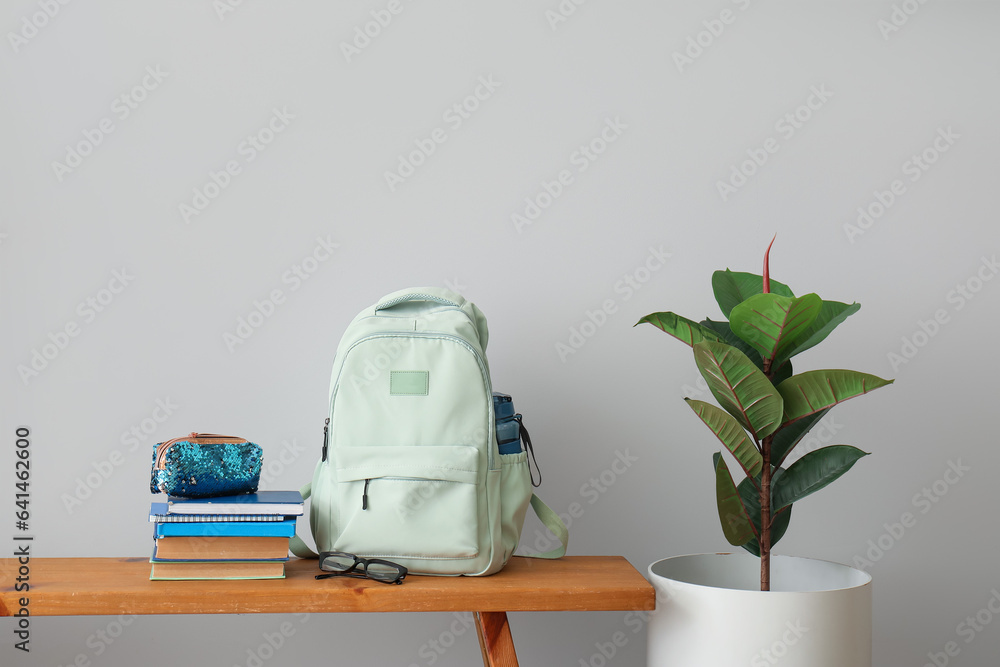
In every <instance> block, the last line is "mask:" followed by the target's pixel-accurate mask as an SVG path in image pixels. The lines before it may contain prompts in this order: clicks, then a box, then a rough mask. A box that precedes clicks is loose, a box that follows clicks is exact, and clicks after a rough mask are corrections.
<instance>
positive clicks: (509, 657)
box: [473, 611, 518, 667]
mask: <svg viewBox="0 0 1000 667" xmlns="http://www.w3.org/2000/svg"><path fill="white" fill-rule="evenodd" d="M473 615H474V616H475V618H476V634H478V635H479V648H481V649H482V651H483V664H484V665H485V666H486V667H518V666H517V654H516V653H515V652H514V639H513V638H512V637H511V636H510V625H509V624H508V623H507V612H505V611H477V612H475V613H474V614H473Z"/></svg>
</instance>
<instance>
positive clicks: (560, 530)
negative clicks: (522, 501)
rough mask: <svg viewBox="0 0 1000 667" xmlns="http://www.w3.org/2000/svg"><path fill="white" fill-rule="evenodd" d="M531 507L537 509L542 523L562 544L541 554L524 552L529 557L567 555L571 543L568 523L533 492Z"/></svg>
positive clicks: (536, 512)
mask: <svg viewBox="0 0 1000 667" xmlns="http://www.w3.org/2000/svg"><path fill="white" fill-rule="evenodd" d="M531 507H532V509H534V510H535V514H537V515H538V518H539V519H541V521H542V524H543V525H544V526H545V527H546V528H548V529H549V532H551V533H552V534H553V535H555V536H556V539H558V540H559V542H560V545H559V546H558V547H556V548H555V549H552V550H550V551H546V552H544V553H540V554H524V555H526V556H528V557H529V558H562V557H563V556H565V555H566V545H567V544H569V529H568V528H566V524H565V523H563V520H562V519H560V518H559V515H558V514H556V513H555V512H554V511H553V510H552V508H551V507H549V506H548V505H546V504H545V503H544V502H542V499H541V498H539V497H538V496H536V495H535V494H533V493H532V494H531Z"/></svg>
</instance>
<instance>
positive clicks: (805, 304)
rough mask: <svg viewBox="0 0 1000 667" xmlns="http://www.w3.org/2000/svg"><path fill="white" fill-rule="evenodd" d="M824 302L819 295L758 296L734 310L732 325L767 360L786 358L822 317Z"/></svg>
mask: <svg viewBox="0 0 1000 667" xmlns="http://www.w3.org/2000/svg"><path fill="white" fill-rule="evenodd" d="M822 305H823V300H822V299H820V298H819V296H817V295H816V294H806V295H805V296H801V297H799V298H797V299H795V298H791V297H787V296H781V295H780V294H773V293H772V294H756V295H754V296H752V297H750V298H749V299H747V300H746V301H744V302H743V303H741V304H739V305H738V306H736V307H734V308H733V311H732V313H730V320H729V326H730V327H731V328H732V330H733V332H735V333H736V335H737V336H739V337H740V338H742V339H743V340H745V341H746V342H748V343H750V345H752V346H753V347H754V349H756V350H757V351H758V352H760V353H761V355H762V356H763V357H764V358H765V359H773V360H775V361H777V362H779V363H780V360H782V359H787V358H788V357H789V356H790V355H788V354H787V352H788V350H789V349H791V348H792V346H793V344H794V343H795V341H796V340H798V339H799V338H800V337H801V336H802V335H803V334H804V333H805V332H806V331H807V330H808V328H809V326H810V325H811V324H812V323H813V320H815V319H816V316H817V315H819V312H820V308H821V307H822Z"/></svg>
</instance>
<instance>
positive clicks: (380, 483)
mask: <svg viewBox="0 0 1000 667" xmlns="http://www.w3.org/2000/svg"><path fill="white" fill-rule="evenodd" d="M479 459H480V454H479V452H478V450H477V449H476V448H475V447H470V446H467V445H421V446H365V447H340V448H339V449H338V450H337V451H336V454H335V461H336V467H337V497H338V510H339V513H340V521H339V525H340V535H339V537H338V538H337V540H336V545H335V549H336V550H338V551H346V552H348V553H353V554H357V555H361V556H375V557H379V556H380V557H389V558H391V557H392V556H397V557H408V558H472V557H475V556H477V555H478V553H479V546H478V531H477V525H478V522H477V517H478V513H479V507H478V491H477V490H478V486H477V482H478V481H479V476H480V472H479V470H480V467H481V466H480V460H479Z"/></svg>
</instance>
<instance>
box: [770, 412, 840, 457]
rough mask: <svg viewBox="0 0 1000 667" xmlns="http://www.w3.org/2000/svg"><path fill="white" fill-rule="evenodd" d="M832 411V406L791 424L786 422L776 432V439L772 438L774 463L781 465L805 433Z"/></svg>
mask: <svg viewBox="0 0 1000 667" xmlns="http://www.w3.org/2000/svg"><path fill="white" fill-rule="evenodd" d="M829 411H830V408H827V409H826V410H820V411H819V412H817V413H816V414H813V415H809V416H808V417H803V418H802V419H798V420H796V421H793V422H792V423H791V424H786V425H785V426H782V427H781V428H779V429H778V430H777V431H775V433H774V439H773V440H771V461H772V462H773V463H774V465H778V466H780V465H781V463H782V461H784V460H785V457H786V456H788V453H789V452H790V451H792V448H794V447H795V445H797V444H799V442H801V441H802V438H803V437H805V434H806V433H808V432H809V431H810V429H812V427H813V426H815V425H816V424H817V422H819V420H821V419H822V418H823V417H825V416H826V413H827V412H829Z"/></svg>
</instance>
